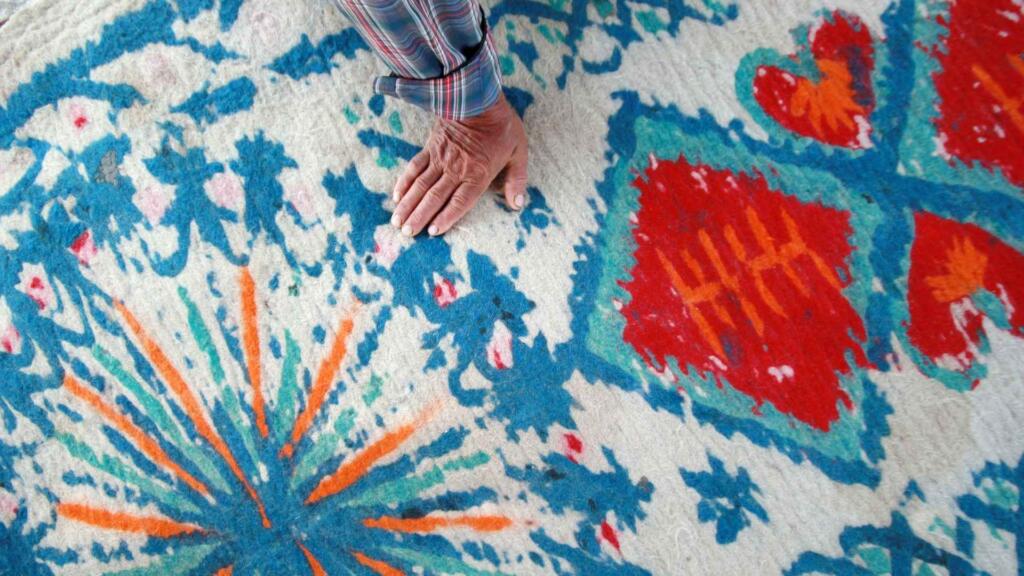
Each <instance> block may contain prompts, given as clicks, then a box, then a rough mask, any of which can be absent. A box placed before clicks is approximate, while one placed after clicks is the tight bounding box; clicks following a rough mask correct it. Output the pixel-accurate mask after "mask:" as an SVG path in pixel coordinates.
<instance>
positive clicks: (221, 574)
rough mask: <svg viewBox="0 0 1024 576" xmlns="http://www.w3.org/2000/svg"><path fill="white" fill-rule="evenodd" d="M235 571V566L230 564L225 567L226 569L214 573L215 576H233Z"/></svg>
mask: <svg viewBox="0 0 1024 576" xmlns="http://www.w3.org/2000/svg"><path fill="white" fill-rule="evenodd" d="M234 571H235V565H234V564H228V565H227V566H225V567H223V568H221V569H220V570H217V571H216V572H214V573H213V576H231V574H233V573H234Z"/></svg>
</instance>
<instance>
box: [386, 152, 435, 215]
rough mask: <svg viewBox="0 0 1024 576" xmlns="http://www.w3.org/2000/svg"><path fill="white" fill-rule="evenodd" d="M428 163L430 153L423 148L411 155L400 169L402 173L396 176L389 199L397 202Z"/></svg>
mask: <svg viewBox="0 0 1024 576" xmlns="http://www.w3.org/2000/svg"><path fill="white" fill-rule="evenodd" d="M429 164H430V153H429V152H427V149H426V148H424V149H423V150H420V152H419V154H416V155H415V156H413V158H412V160H410V161H409V164H408V165H407V166H406V167H405V170H403V171H402V175H401V176H399V177H398V182H395V188H394V190H393V191H392V193H391V199H392V200H394V201H395V203H398V201H399V200H401V199H402V196H404V195H405V193H406V192H407V191H408V190H409V187H410V186H412V184H413V182H415V181H416V178H417V177H418V176H419V175H420V174H422V173H423V170H425V169H426V168H427V165H429Z"/></svg>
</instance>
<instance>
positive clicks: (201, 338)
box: [178, 286, 224, 384]
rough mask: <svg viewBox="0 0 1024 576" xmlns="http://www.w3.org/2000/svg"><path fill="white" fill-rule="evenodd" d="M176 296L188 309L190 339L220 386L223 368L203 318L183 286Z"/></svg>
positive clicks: (222, 379) (222, 378) (179, 288)
mask: <svg viewBox="0 0 1024 576" xmlns="http://www.w3.org/2000/svg"><path fill="white" fill-rule="evenodd" d="M178 296H179V297H180V298H181V301H182V302H183V303H184V304H185V308H187V309H188V327H189V329H190V330H191V331H192V337H193V338H195V341H196V344H197V345H198V346H199V349H200V350H202V351H203V352H204V353H205V354H206V357H207V359H208V360H209V362H210V374H212V375H213V381H214V382H216V383H217V384H220V383H221V382H223V381H224V368H223V367H222V366H221V364H220V355H219V354H218V353H217V347H216V346H214V345H213V338H211V337H210V331H209V330H207V329H206V324H205V323H204V322H203V317H202V315H201V314H200V313H199V307H197V306H196V305H195V303H194V302H192V299H191V298H189V297H188V292H187V291H185V288H184V287H183V286H179V287H178Z"/></svg>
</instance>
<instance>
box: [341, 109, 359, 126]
mask: <svg viewBox="0 0 1024 576" xmlns="http://www.w3.org/2000/svg"><path fill="white" fill-rule="evenodd" d="M342 112H343V113H344V114H345V120H348V123H349V124H355V123H356V122H359V114H356V113H355V111H354V110H352V109H351V108H349V107H348V106H345V109H344V110H342Z"/></svg>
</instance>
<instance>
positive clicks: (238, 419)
mask: <svg viewBox="0 0 1024 576" xmlns="http://www.w3.org/2000/svg"><path fill="white" fill-rule="evenodd" d="M222 390H223V392H224V393H223V395H222V396H223V398H224V407H225V408H227V411H228V420H230V421H231V426H232V427H234V429H235V432H236V433H237V434H238V436H239V437H240V438H241V439H242V444H244V445H245V451H246V452H248V453H249V458H250V459H251V461H252V463H253V464H257V463H259V461H260V458H259V455H258V454H257V452H256V441H255V439H254V438H253V434H252V428H253V427H252V426H246V425H245V422H246V420H247V419H248V417H247V416H246V415H245V414H243V413H242V402H241V400H240V399H239V392H238V390H235V389H234V388H232V387H230V386H224V388H223V389H222Z"/></svg>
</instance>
